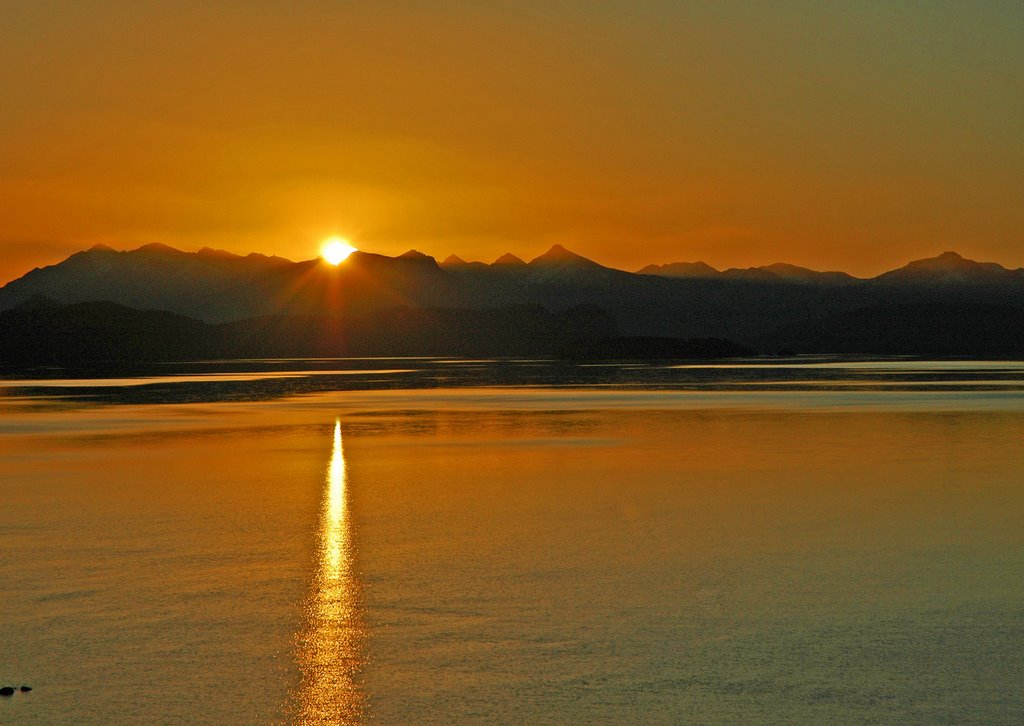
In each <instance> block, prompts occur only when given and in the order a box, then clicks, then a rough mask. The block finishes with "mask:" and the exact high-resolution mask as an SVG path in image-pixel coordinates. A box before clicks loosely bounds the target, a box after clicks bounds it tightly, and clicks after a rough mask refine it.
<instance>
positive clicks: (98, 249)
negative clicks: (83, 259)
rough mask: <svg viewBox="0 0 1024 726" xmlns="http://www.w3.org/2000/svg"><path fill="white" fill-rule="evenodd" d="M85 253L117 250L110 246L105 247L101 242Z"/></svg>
mask: <svg viewBox="0 0 1024 726" xmlns="http://www.w3.org/2000/svg"><path fill="white" fill-rule="evenodd" d="M86 252H117V250H115V249H114V248H113V247H111V246H110V245H105V244H103V243H102V242H97V243H96V244H94V245H93V246H92V247H90V248H89V249H88V250H86Z"/></svg>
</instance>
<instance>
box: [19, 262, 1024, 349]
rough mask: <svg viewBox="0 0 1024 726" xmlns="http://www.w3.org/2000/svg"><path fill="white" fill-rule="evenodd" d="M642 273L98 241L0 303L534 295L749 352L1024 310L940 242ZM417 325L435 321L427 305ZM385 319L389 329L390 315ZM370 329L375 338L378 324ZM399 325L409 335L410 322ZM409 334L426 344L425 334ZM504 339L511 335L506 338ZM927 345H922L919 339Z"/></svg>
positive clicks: (1003, 277) (381, 309)
mask: <svg viewBox="0 0 1024 726" xmlns="http://www.w3.org/2000/svg"><path fill="white" fill-rule="evenodd" d="M641 273H642V274H641ZM641 273H631V272H626V271H623V270H617V269H614V268H610V267H606V266H604V265H601V264H600V263H598V262H595V261H593V260H590V259H587V258H586V257H583V256H582V255H579V254H576V253H574V252H572V251H571V250H568V249H566V248H565V247H563V246H561V245H555V246H553V247H552V248H551V249H549V250H548V251H547V252H545V253H544V254H542V255H540V256H538V257H536V258H534V259H532V260H530V261H529V262H525V261H523V260H521V259H519V258H518V257H515V256H514V255H511V254H506V255H503V256H502V257H500V258H498V259H497V260H495V261H494V262H493V263H491V264H485V263H482V262H466V261H464V260H462V259H461V258H459V257H456V256H454V255H453V256H450V257H449V258H447V259H446V260H445V261H444V262H443V263H441V264H438V263H437V261H436V260H435V259H434V258H433V257H431V256H429V255H425V254H422V253H420V252H417V251H415V250H410V251H409V252H407V253H405V254H403V255H399V256H398V257H388V256H385V255H377V254H372V253H368V252H354V253H353V254H352V255H351V256H350V257H349V258H348V259H347V260H346V261H345V262H343V263H342V264H341V265H339V266H337V267H334V266H331V265H328V264H327V263H325V262H323V261H322V260H306V261H301V262H291V261H289V260H284V259H282V258H278V257H265V256H262V255H248V256H240V255H234V254H231V253H228V252H223V251H217V250H212V249H204V250H200V251H199V252H193V253H186V252H181V251H179V250H175V249H173V248H170V247H166V246H163V245H146V246H144V247H140V248H139V249H137V250H132V251H128V252H117V251H114V250H112V249H110V248H108V247H103V246H97V247H94V248H92V249H90V250H86V251H84V252H79V253H77V254H75V255H72V256H71V257H69V258H68V259H67V260H65V261H63V262H61V263H59V264H57V265H53V266H50V267H46V268H43V269H36V270H33V271H32V272H30V273H28V274H26V275H25V276H23V277H21V278H19V279H17V280H14V281H12V282H10V283H8V284H7V285H6V286H4V287H3V288H0V310H9V309H12V308H14V307H15V306H18V305H20V304H22V303H25V302H26V301H29V300H32V299H33V298H38V297H39V296H43V297H46V298H49V299H51V300H53V301H54V302H55V303H57V304H60V305H69V304H76V303H86V302H98V301H105V302H109V303H115V304H118V305H122V306H125V307H129V308H133V309H136V310H165V311H168V312H169V313H173V314H176V315H179V316H184V317H187V318H190V319H192V320H194V321H202V322H205V323H208V324H221V323H233V322H239V321H251V320H253V319H268V320H269V319H297V318H304V319H309V320H319V319H323V320H344V321H348V322H347V324H348V325H354V323H353V321H356V320H361V319H369V318H370V317H372V316H374V315H382V316H383V315H385V314H386V311H393V310H399V309H401V310H408V311H417V310H461V311H473V310H481V311H483V310H492V311H493V310H495V309H513V308H516V309H520V310H526V309H530V307H531V306H532V307H533V308H541V309H544V310H547V311H550V314H552V315H560V314H562V313H565V312H567V311H570V310H576V309H593V308H597V309H600V310H602V311H604V314H606V315H607V316H608V317H609V318H610V319H611V320H612V322H613V324H614V326H615V327H616V329H617V334H618V335H621V336H624V337H632V338H669V339H687V340H689V339H703V338H721V339H727V340H732V341H736V342H737V343H738V344H740V345H745V346H749V347H752V348H754V349H756V350H772V349H775V348H776V347H780V346H781V347H785V348H792V349H794V350H809V348H808V346H809V345H811V341H820V343H819V342H816V343H814V344H813V345H812V346H811V347H815V348H817V349H820V350H821V352H828V351H829V346H830V345H834V346H838V347H837V348H836V351H839V349H840V348H843V349H844V350H845V349H848V348H850V347H851V346H852V345H853V344H852V342H851V341H852V340H853V338H852V337H850V336H852V335H853V332H852V331H850V332H849V334H848V335H847V337H846V338H842V336H840V335H839V334H838V333H836V334H831V335H825V332H826V328H827V327H828V326H829V325H836V326H847V327H849V326H854V327H858V328H860V329H862V330H863V333H864V337H863V339H862V340H861V341H860V342H859V343H857V345H856V346H854V347H858V349H860V350H864V351H868V350H869V349H872V348H874V350H871V351H870V352H881V351H883V350H892V349H895V348H900V349H901V350H902V351H904V352H914V351H916V350H921V349H923V348H922V345H924V341H925V337H924V336H915V335H912V334H909V333H910V332H912V330H909V331H905V333H904V334H902V335H901V336H899V340H890V338H888V337H886V336H887V335H889V333H890V332H891V331H892V330H895V329H896V327H894V326H895V325H896V324H895V323H893V324H892V325H891V326H890V327H888V328H886V327H885V320H886V315H888V314H887V313H885V312H883V311H886V310H890V311H908V310H911V309H914V310H916V311H917V312H916V313H914V315H910V314H909V313H907V314H904V313H899V314H896V313H893V314H892V315H893V316H895V317H892V318H891V319H892V320H894V321H895V320H903V321H906V324H907V325H908V326H911V321H912V320H918V321H920V323H921V324H922V325H930V326H932V327H931V328H929V329H934V327H935V326H934V325H933V324H932V323H929V322H927V321H928V320H933V321H937V320H939V319H940V318H941V317H942V316H943V315H952V313H951V311H952V310H957V311H960V312H958V313H956V315H953V317H952V318H951V319H952V320H956V321H961V323H962V324H964V325H970V330H966V329H965V330H963V331H961V333H957V330H956V326H955V325H952V326H947V327H946V328H945V330H946V331H947V332H946V334H947V335H948V336H950V338H951V341H952V342H950V343H949V344H948V345H947V346H946V348H947V349H949V350H953V349H956V350H957V351H958V352H962V353H966V354H970V353H971V352H972V351H974V350H979V351H980V350H995V349H997V348H998V349H1000V350H1009V349H1011V348H1013V346H1012V345H1010V342H1011V341H1008V340H1007V338H1006V336H1007V335H1009V333H1004V332H1000V331H1012V330H1015V328H1014V327H1013V325H1014V324H1015V323H1014V321H1015V320H1016V317H1015V316H1016V314H1017V311H1019V310H1022V309H1024V270H1008V269H1006V268H1004V267H1002V266H1000V265H997V264H995V263H984V262H974V261H971V260H966V259H964V258H963V257H961V256H959V255H957V254H955V253H952V252H947V253H944V254H942V255H939V256H938V257H935V258H931V259H926V260H917V261H914V262H911V263H909V264H908V265H906V266H905V267H902V268H900V269H898V270H893V271H891V272H887V273H885V274H882V275H879V276H877V277H875V278H871V279H857V278H854V277H851V276H849V275H846V274H845V273H842V272H818V271H814V270H808V269H806V268H802V267H797V266H794V265H787V264H783V263H778V264H774V265H767V266H764V267H756V268H747V269H731V270H725V271H723V272H719V271H717V270H714V268H711V267H710V266H709V265H706V264H704V263H672V264H669V265H662V266H649V267H646V268H643V270H642V271H641ZM857 311H875V312H873V313H870V314H869V313H867V312H863V313H859V312H857ZM927 311H931V312H927ZM964 311H974V312H971V313H967V312H964ZM406 315H407V316H411V318H414V317H415V314H414V313H407V314H406ZM929 316H931V317H929ZM972 316H973V317H972ZM470 317H471V316H469V314H468V312H466V313H464V314H462V315H461V317H458V318H453V319H451V320H449V321H447V322H446V323H444V324H450V325H452V326H454V327H453V330H456V329H461V328H459V325H461V322H460V321H462V320H468V319H470ZM411 318H410V319H411ZM425 321H426V322H427V323H429V324H434V325H440V324H441V322H440V320H439V319H437V318H429V316H428V318H426V319H425ZM391 323H393V324H394V325H398V322H397V321H396V320H393V321H391ZM481 324H483V323H481ZM901 324H902V323H901ZM935 324H937V323H935ZM816 326H817V327H816ZM293 328H294V326H293ZM297 330H299V329H298V328H294V329H293V331H292V332H295V331H297ZM380 330H381V333H380V337H381V340H383V339H384V337H385V335H384V331H385V329H384V328H381V329H380ZM887 331H889V332H887ZM979 331H980V332H979ZM296 334H298V333H296ZM488 334H489V335H494V336H496V337H497V338H510V337H511V336H514V335H515V334H516V331H515V330H514V329H513V328H509V329H507V330H499V329H492V330H491V331H490V332H489V333H488ZM404 335H406V337H407V338H408V339H410V340H412V339H415V338H416V331H415V330H412V329H410V330H408V331H406V333H404ZM453 335H454V333H453ZM801 336H804V338H803V339H802V338H801ZM900 340H902V341H903V342H899V341H900ZM843 341H846V342H843ZM956 341H960V342H956ZM802 342H803V343H805V344H802ZM421 343H422V344H423V345H424V346H428V341H427V340H426V339H421ZM503 344H507V346H508V347H509V348H510V349H511V348H512V347H514V346H513V343H511V342H509V341H507V340H506V341H505V343H503ZM429 345H433V343H429ZM460 345H461V344H460ZM494 345H495V346H497V345H498V343H497V342H495V343H494ZM1007 346H1009V347H1007ZM442 347H443V346H442ZM463 347H464V346H463ZM924 347H925V348H928V349H933V348H935V346H934V345H933V344H932V343H930V342H929V343H928V344H927V345H926V346H924Z"/></svg>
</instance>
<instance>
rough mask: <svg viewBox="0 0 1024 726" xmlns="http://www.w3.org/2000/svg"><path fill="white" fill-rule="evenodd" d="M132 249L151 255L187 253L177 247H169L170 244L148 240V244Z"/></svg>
mask: <svg viewBox="0 0 1024 726" xmlns="http://www.w3.org/2000/svg"><path fill="white" fill-rule="evenodd" d="M132 251H133V252H143V253H146V254H153V255H184V254H188V253H186V252H182V251H181V250H179V249H175V248H174V247H171V246H170V245H165V244H163V243H161V242H150V243H149V244H146V245H142V246H141V247H139V248H137V249H135V250H132Z"/></svg>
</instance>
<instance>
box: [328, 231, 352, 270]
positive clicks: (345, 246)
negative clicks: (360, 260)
mask: <svg viewBox="0 0 1024 726" xmlns="http://www.w3.org/2000/svg"><path fill="white" fill-rule="evenodd" d="M355 251H356V248H355V247H353V246H352V245H350V244H349V243H348V240H347V239H342V238H341V237H331V238H330V239H328V240H324V243H323V244H322V245H320V256H321V257H323V258H324V259H325V260H326V261H327V262H329V263H330V264H332V265H340V264H341V263H342V262H344V261H345V260H346V259H347V258H348V256H349V255H350V254H352V253H353V252H355Z"/></svg>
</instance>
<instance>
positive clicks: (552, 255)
mask: <svg viewBox="0 0 1024 726" xmlns="http://www.w3.org/2000/svg"><path fill="white" fill-rule="evenodd" d="M530 265H531V266H533V267H540V266H559V267H565V266H569V265H571V266H586V267H601V266H602V265H599V264H598V263H596V262H594V261H593V260H588V259H587V258H586V257H583V256H582V255H578V254H576V253H575V252H572V251H570V250H567V249H565V247H563V246H562V245H552V246H551V249H549V250H548V251H547V252H545V253H544V254H542V255H541V256H539V257H535V258H534V259H532V260H530Z"/></svg>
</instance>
